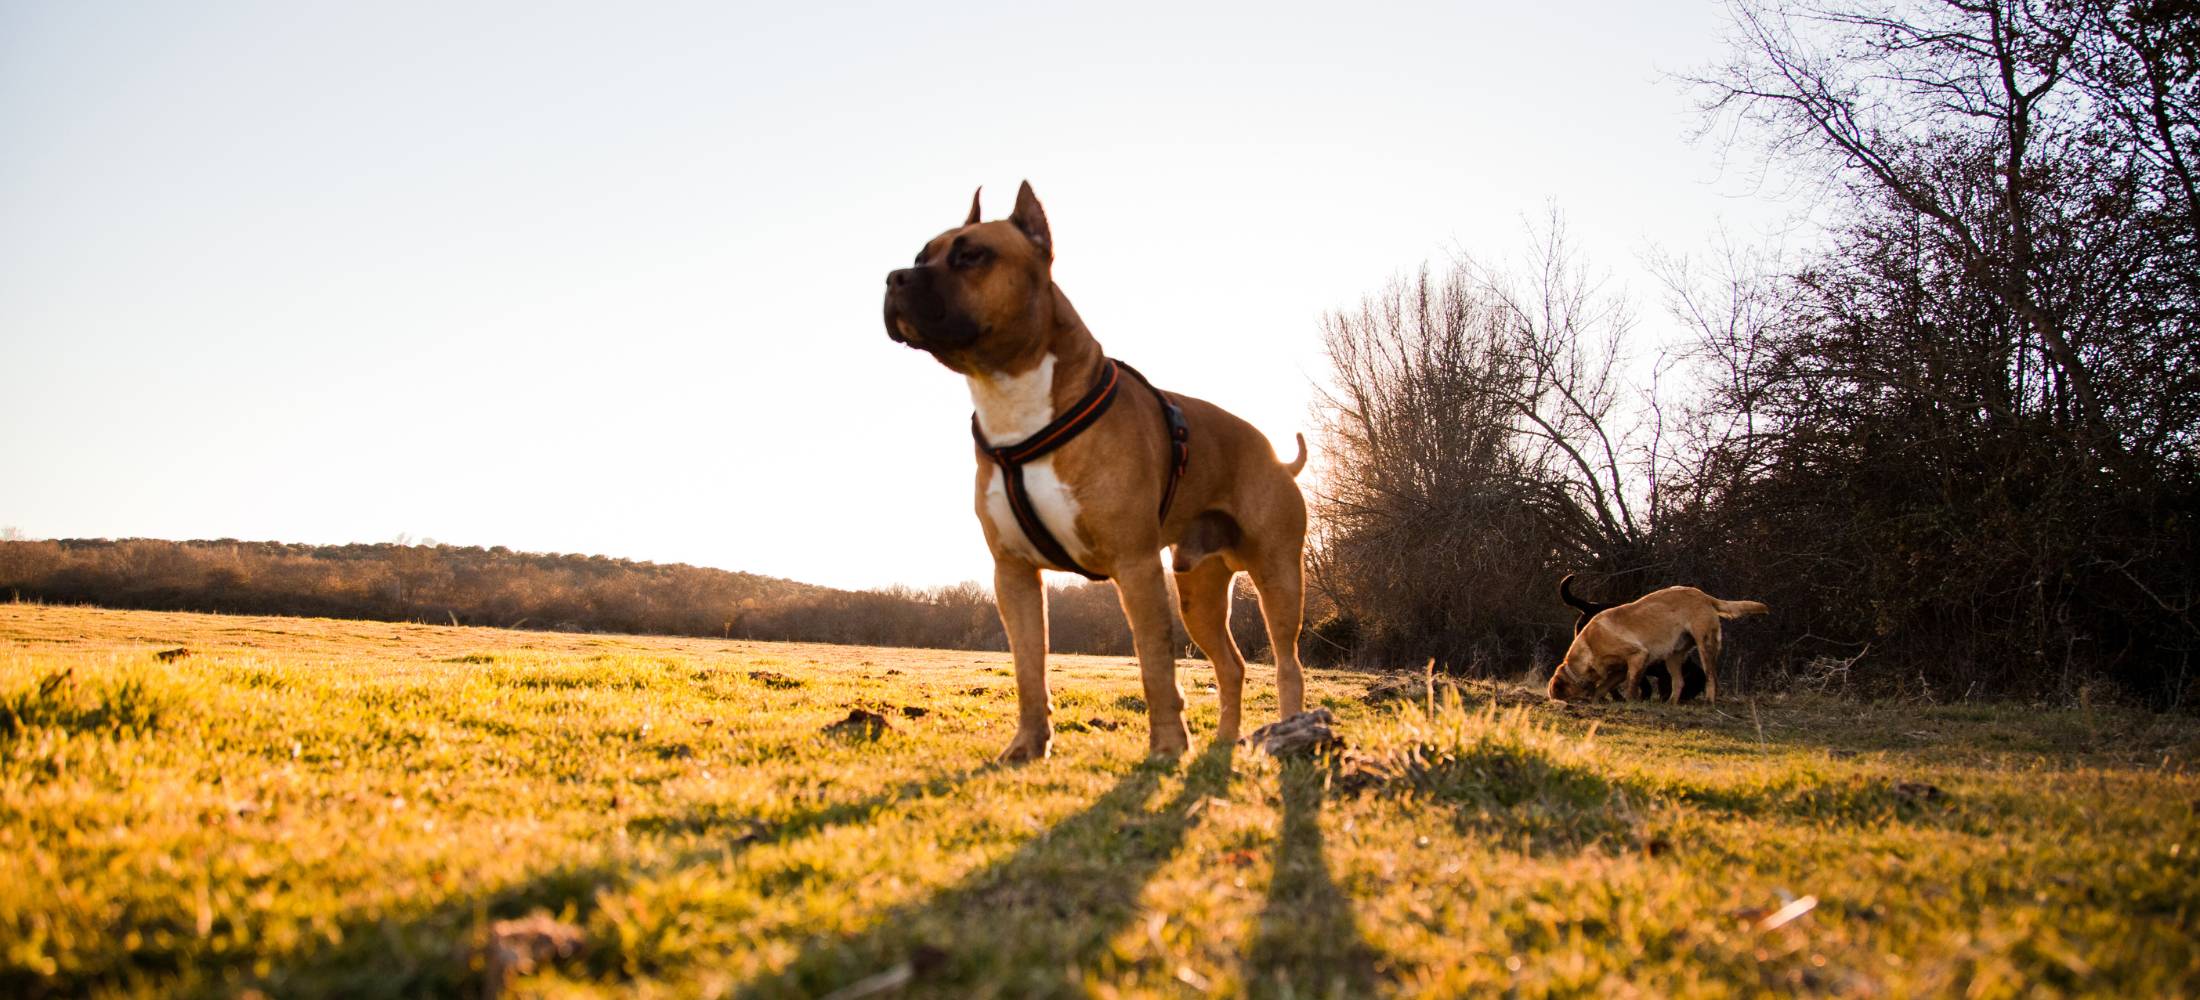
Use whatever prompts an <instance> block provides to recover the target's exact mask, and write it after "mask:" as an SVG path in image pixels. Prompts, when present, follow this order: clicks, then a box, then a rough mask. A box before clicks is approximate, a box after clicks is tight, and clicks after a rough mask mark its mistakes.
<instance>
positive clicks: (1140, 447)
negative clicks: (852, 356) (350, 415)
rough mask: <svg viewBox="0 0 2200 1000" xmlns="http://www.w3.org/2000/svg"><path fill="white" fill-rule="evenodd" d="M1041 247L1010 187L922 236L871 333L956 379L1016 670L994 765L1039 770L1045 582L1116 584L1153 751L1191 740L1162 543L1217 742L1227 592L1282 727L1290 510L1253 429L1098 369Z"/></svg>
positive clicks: (1097, 352)
mask: <svg viewBox="0 0 2200 1000" xmlns="http://www.w3.org/2000/svg"><path fill="white" fill-rule="evenodd" d="M1053 264H1054V238H1053V234H1052V233H1051V232H1050V231H1049V230H1048V228H1047V219H1046V212H1045V210H1044V209H1042V208H1041V207H1040V205H1039V199H1038V198H1037V197H1036V196H1034V195H1033V194H1032V192H1031V185H1030V184H1029V183H1026V184H1024V185H1023V187H1022V188H1021V189H1020V190H1018V191H1017V192H1016V209H1015V211H1014V212H1013V213H1012V214H1010V216H1009V217H1008V218H1007V219H1005V220H995V221H993V222H981V221H979V212H978V200H977V198H976V197H975V196H973V197H972V199H971V202H970V216H969V218H967V219H966V220H964V222H963V224H962V225H961V226H959V227H957V228H954V229H950V230H948V231H946V232H944V233H941V234H940V235H938V236H935V237H933V238H932V239H931V241H930V242H928V243H926V244H925V245H924V249H923V250H922V251H920V252H919V253H918V254H917V260H916V264H915V266H913V267H908V268H903V269H901V270H898V271H895V272H893V273H891V274H888V275H887V276H886V333H887V335H888V336H889V337H891V338H893V339H894V340H895V341H898V342H901V343H905V344H908V345H909V346H910V347H913V348H916V349H918V350H921V351H925V352H927V353H929V354H931V355H932V357H933V358H934V359H936V360H938V361H939V363H940V364H942V365H945V366H947V368H949V369H950V370H952V371H954V372H956V373H958V374H961V375H962V376H963V377H965V378H966V379H968V380H969V382H970V398H971V401H972V403H973V404H974V405H975V408H976V413H975V414H974V415H973V417H972V420H971V431H972V434H973V436H974V437H975V438H976V440H977V445H978V449H977V459H978V477H977V512H978V522H979V524H980V525H982V526H983V527H984V529H985V540H986V545H987V546H988V547H989V548H990V549H991V550H992V552H993V593H994V600H995V602H996V603H997V604H998V605H999V607H1000V612H1001V623H1002V625H1003V626H1004V627H1005V628H1006V629H1007V631H1008V647H1009V651H1010V654H1011V658H1012V659H1013V660H1014V661H1015V664H1016V700H1017V726H1016V736H1015V738H1014V739H1013V740H1011V741H1010V743H1009V745H1008V748H1007V749H1006V750H1004V751H1002V752H1001V759H1003V760H1009V761H1016V760H1030V759H1034V758H1039V757H1044V756H1046V754H1047V751H1048V749H1049V747H1050V746H1051V744H1052V742H1053V735H1054V733H1053V726H1052V723H1051V722H1050V721H1049V717H1050V715H1051V713H1052V701H1051V699H1050V698H1049V696H1048V692H1047V678H1046V651H1047V623H1046V591H1045V589H1044V588H1043V587H1042V586H1041V583H1040V577H1039V571H1040V570H1041V569H1059V570H1069V571H1072V572H1077V573H1082V574H1084V575H1086V576H1088V577H1091V578H1093V579H1110V580H1113V581H1115V587H1116V592H1117V594H1118V596H1119V597H1120V598H1121V600H1122V602H1123V613H1124V615H1125V617H1127V618H1128V619H1129V620H1130V625H1131V633H1132V638H1133V641H1134V644H1135V645H1136V648H1137V651H1138V665H1139V672H1140V674H1141V676H1142V679H1143V681H1144V686H1145V692H1146V714H1147V721H1148V723H1149V725H1150V726H1151V730H1150V733H1149V743H1150V747H1151V749H1152V752H1154V753H1156V754H1162V755H1169V756H1175V755H1179V754H1182V753H1183V752H1184V751H1185V750H1186V749H1188V748H1189V746H1190V743H1191V738H1190V733H1189V731H1188V730H1187V729H1186V728H1185V725H1184V714H1183V709H1184V696H1183V693H1182V692H1181V691H1180V690H1179V689H1178V687H1177V684H1176V661H1175V658H1174V650H1173V649H1172V648H1171V647H1172V645H1173V643H1172V642H1171V641H1170V633H1171V622H1170V615H1169V587H1168V580H1167V578H1166V577H1165V576H1164V575H1163V573H1164V570H1163V568H1162V564H1161V557H1160V553H1161V550H1162V549H1163V548H1166V547H1170V546H1174V547H1175V553H1174V561H1173V568H1174V570H1175V573H1176V588H1177V607H1178V609H1179V610H1180V611H1181V612H1182V613H1183V616H1184V629H1185V631H1186V632H1188V633H1189V634H1190V635H1191V637H1192V641H1194V642H1196V643H1198V644H1199V648H1200V649H1201V650H1202V651H1204V652H1205V653H1206V654H1207V659H1208V660H1210V661H1211V662H1213V663H1214V667H1215V686H1216V689H1217V692H1218V696H1219V698H1220V701H1221V725H1220V731H1219V732H1218V733H1217V735H1216V739H1217V740H1220V741H1235V740H1236V739H1237V735H1238V727H1239V723H1240V722H1241V717H1242V712H1241V703H1242V697H1243V691H1244V680H1245V661H1244V657H1243V656H1242V655H1241V654H1240V653H1239V652H1238V648H1237V643H1236V641H1235V640H1233V639H1232V638H1231V637H1230V620H1229V615H1230V585H1231V581H1232V580H1233V579H1235V577H1236V574H1237V573H1238V572H1239V571H1240V570H1242V571H1244V572H1245V573H1247V574H1248V575H1249V576H1251V577H1252V580H1253V586H1254V587H1255V588H1256V589H1257V590H1258V591H1259V592H1260V609H1261V616H1262V618H1264V619H1265V620H1266V623H1267V626H1268V638H1269V642H1270V646H1271V648H1273V649H1274V650H1275V657H1276V689H1277V701H1278V702H1279V706H1280V709H1281V712H1282V715H1283V717H1285V718H1289V717H1291V716H1293V715H1296V714H1298V712H1299V711H1300V709H1301V707H1302V705H1303V702H1304V699H1305V695H1304V681H1303V679H1302V678H1301V676H1300V673H1299V660H1298V639H1299V617H1300V613H1301V606H1302V604H1303V600H1304V579H1303V572H1304V571H1303V566H1302V562H1301V560H1302V558H1303V550H1304V547H1305V542H1306V501H1305V499H1304V498H1303V497H1301V496H1300V495H1299V488H1298V484H1297V483H1296V482H1294V481H1293V479H1294V477H1296V476H1297V475H1298V472H1299V470H1300V469H1301V468H1303V467H1304V466H1305V464H1306V439H1305V438H1304V437H1301V438H1299V442H1298V447H1299V451H1298V457H1297V458H1295V459H1293V460H1292V461H1291V462H1289V463H1284V462H1279V461H1277V460H1276V456H1275V451H1274V449H1273V448H1271V447H1270V446H1269V443H1268V439H1267V438H1266V437H1265V436H1263V435H1262V434H1261V433H1260V431H1258V430H1256V429H1254V427H1253V426H1252V425H1251V424H1248V423H1246V422H1245V421H1243V420H1240V419H1238V418H1237V417H1235V416H1233V415H1231V414H1230V413H1229V412H1228V411H1226V410H1223V409H1222V408H1221V407H1218V406H1215V405H1214V404H1212V403H1208V402H1206V401H1204V400H1199V399H1193V398H1192V397H1189V396H1184V395H1180V394H1177V393H1165V392H1162V391H1160V390H1158V389H1155V388H1153V387H1152V386H1151V385H1150V384H1148V383H1146V381H1145V378H1144V377H1143V376H1140V375H1139V374H1138V373H1137V372H1136V371H1135V370H1133V369H1131V368H1130V367H1129V366H1127V365H1123V364H1121V363H1119V362H1116V361H1114V360H1112V359H1110V358H1108V356H1107V355H1106V354H1105V353H1104V352H1103V351H1102V350H1101V349H1100V343H1099V341H1097V340H1094V339H1093V336H1092V333H1091V331H1089V330H1087V329H1086V328H1085V324H1084V321H1083V320H1080V319H1079V318H1078V317H1077V311H1076V310H1075V309H1074V308H1072V307H1071V306H1070V304H1069V299H1068V298H1067V297H1065V296H1064V295H1063V294H1062V290H1061V289H1060V288H1058V287H1056V286H1055V284H1054V280H1053Z"/></svg>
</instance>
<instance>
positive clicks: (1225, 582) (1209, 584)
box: [1176, 557, 1245, 744]
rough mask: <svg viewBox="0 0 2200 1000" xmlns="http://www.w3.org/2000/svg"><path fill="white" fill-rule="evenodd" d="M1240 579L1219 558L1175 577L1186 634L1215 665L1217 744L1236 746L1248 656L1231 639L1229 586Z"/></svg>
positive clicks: (1207, 561)
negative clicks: (1219, 715) (1218, 720)
mask: <svg viewBox="0 0 2200 1000" xmlns="http://www.w3.org/2000/svg"><path fill="white" fill-rule="evenodd" d="M1236 578H1237V571H1236V570H1233V569H1231V568H1230V567H1229V566H1228V565H1227V564H1226V563H1224V562H1223V561H1222V559H1221V558H1220V557H1214V558H1209V559H1205V560H1203V561H1201V562H1200V563H1199V564H1198V565H1196V566H1194V567H1192V569H1191V571H1190V572H1185V573H1178V574H1177V575H1176V606H1177V610H1179V611H1181V612H1183V614H1184V631H1185V633H1186V634H1188V635H1190V636H1191V637H1192V641H1193V642H1196V643H1198V644H1199V650H1200V652H1203V653H1205V654H1207V662H1209V663H1212V664H1214V665H1215V694H1216V700H1218V701H1220V702H1221V713H1222V724H1221V726H1220V727H1219V728H1218V729H1217V730H1216V732H1215V742H1216V743H1218V744H1220V743H1234V742H1236V741H1237V738H1238V722H1239V720H1241V719H1242V718H1244V714H1243V711H1242V706H1243V704H1244V700H1243V699H1244V696H1245V656H1244V654H1242V653H1241V652H1239V651H1238V644H1237V640H1236V639H1234V638H1232V637H1231V636H1230V584H1231V581H1233V580H1235V579H1236Z"/></svg>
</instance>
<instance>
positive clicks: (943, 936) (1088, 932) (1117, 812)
mask: <svg viewBox="0 0 2200 1000" xmlns="http://www.w3.org/2000/svg"><path fill="white" fill-rule="evenodd" d="M1233 749H1234V748H1233V747H1232V746H1231V745H1230V744H1227V743H1218V744H1216V745H1214V746H1211V747H1209V748H1208V749H1207V750H1206V751H1205V752H1203V753H1202V754H1200V755H1199V756H1198V757H1197V758H1195V759H1194V760H1193V761H1192V762H1191V763H1190V764H1188V765H1185V766H1184V771H1183V773H1184V782H1183V785H1182V787H1181V788H1179V789H1178V790H1177V792H1176V793H1175V794H1174V795H1172V796H1170V798H1169V799H1168V801H1167V802H1165V803H1163V804H1162V805H1161V806H1160V807H1159V808H1157V809H1153V810H1150V811H1149V810H1148V809H1147V807H1146V803H1147V801H1148V800H1149V799H1151V798H1152V797H1153V794H1154V792H1155V791H1157V790H1158V789H1159V788H1160V787H1161V785H1162V779H1163V778H1164V777H1165V776H1166V775H1168V774H1170V773H1172V772H1173V771H1175V769H1176V767H1177V765H1175V764H1173V763H1168V762H1152V761H1149V762H1145V763H1142V764H1140V765H1138V766H1137V767H1135V768H1133V769H1132V770H1131V771H1130V772H1129V773H1128V774H1125V775H1124V776H1123V777H1122V779H1121V780H1120V781H1118V782H1117V783H1116V785H1115V786H1114V787H1113V788H1111V789H1109V790H1108V791H1107V792H1106V793H1105V794H1103V795H1101V796H1100V797H1099V798H1098V799H1095V800H1094V801H1093V802H1092V804H1091V805H1089V806H1087V807H1085V809H1084V810H1083V811H1081V812H1079V813H1077V814H1075V815H1073V816H1071V817H1069V818H1068V819H1065V820H1062V821H1061V822H1060V823H1057V824H1056V825H1055V826H1054V827H1052V828H1051V829H1049V830H1047V831H1046V832H1045V833H1043V834H1041V835H1040V836H1038V837H1036V838H1034V839H1032V840H1031V841H1029V842H1027V843H1025V844H1024V845H1023V846H1022V847H1020V848H1018V849H1017V850H1016V851H1015V852H1014V853H1013V854H1010V855H1009V856H1008V857H1006V858H1003V859H1001V860H1000V861H998V862H995V863H994V864H992V865H989V866H987V867H986V868H984V869H982V870H980V871H978V872H976V873H973V874H971V875H970V876H968V877H966V878H965V879H963V881H962V882H960V883H958V884H956V885H954V886H952V887H949V888H946V889H943V890H941V891H939V892H937V893H935V894H933V895H931V896H930V897H927V898H926V899H924V900H922V901H920V902H917V903H914V904H911V905H909V906H906V907H903V908H900V909H897V910H893V911H889V912H887V913H886V914H884V915H883V916H881V917H880V918H879V919H878V920H877V921H875V922H874V923H873V924H872V925H871V927H870V929H868V930H866V931H862V932H859V933H857V934H855V935H853V936H850V937H844V938H834V939H821V940H816V941H813V942H811V943H810V944H809V945H808V946H807V947H806V948H805V949H804V950H803V952H802V953H801V954H800V955H797V956H796V957H795V959H794V960H793V961H792V962H790V963H788V964H787V965H786V966H785V967H784V968H783V969H782V970H781V971H779V972H778V973H777V974H774V975H769V976H766V977H763V978H760V979H758V980H756V981H753V982H751V983H749V984H747V985H745V986H744V987H742V988H741V989H740V990H739V992H738V995H741V996H757V997H764V996H819V995H823V994H827V993H831V992H833V991H834V990H838V989H846V988H848V987H849V986H850V984H852V983H857V982H859V981H861V980H863V979H864V978H865V977H870V976H874V975H877V974H879V973H881V971H882V970H884V971H885V972H886V973H887V974H888V975H892V972H893V970H895V969H901V970H903V971H904V973H905V975H906V976H907V977H908V978H909V979H913V980H914V982H915V983H917V984H918V985H919V986H921V988H923V989H924V990H926V991H929V992H937V993H942V994H943V995H950V994H953V993H955V992H957V991H958V987H972V988H975V987H977V986H979V985H981V984H982V986H983V987H984V991H985V992H988V993H992V994H997V995H1005V996H1046V995H1057V994H1078V993H1081V991H1082V984H1081V983H1079V982H1077V981H1075V980H1074V979H1072V978H1070V977H1074V976H1076V975H1077V974H1078V973H1079V972H1080V971H1081V970H1083V969H1084V968H1086V967H1088V966H1089V965H1090V963H1091V962H1092V960H1093V959H1094V958H1095V957H1097V956H1099V955H1100V954H1101V953H1102V952H1103V951H1104V950H1105V949H1107V947H1108V946H1109V943H1110V942H1111V941H1112V940H1113V939H1114V938H1115V937H1116V936H1117V935H1118V934H1119V933H1121V931H1122V930H1123V929H1124V928H1126V927H1128V926H1130V924H1131V922H1132V921H1133V920H1135V919H1136V918H1137V916H1138V913H1139V910H1140V906H1139V896H1140V895H1141V894H1142V892H1143V891H1144V889H1145V886H1146V884H1147V882H1148V881H1149V880H1151V878H1152V877H1153V875H1154V873H1155V872H1157V871H1159V870H1160V868H1161V867H1162V866H1163V865H1164V864H1167V863H1168V861H1169V859H1170V858H1172V857H1174V856H1176V853H1177V852H1178V850H1179V849H1181V848H1182V846H1183V843H1184V840H1185V837H1186V835H1187V834H1188V833H1189V832H1190V830H1191V828H1192V826H1193V825H1194V824H1195V823H1196V822H1197V815H1196V812H1197V811H1196V810H1194V809H1193V806H1194V805H1195V804H1196V803H1198V802H1200V801H1201V800H1203V799H1206V798H1207V797H1209V796H1212V795H1218V794H1221V793H1223V792H1225V791H1227V790H1228V787H1229V784H1230V779H1231V777H1232V767H1231V764H1232V753H1233Z"/></svg>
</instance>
